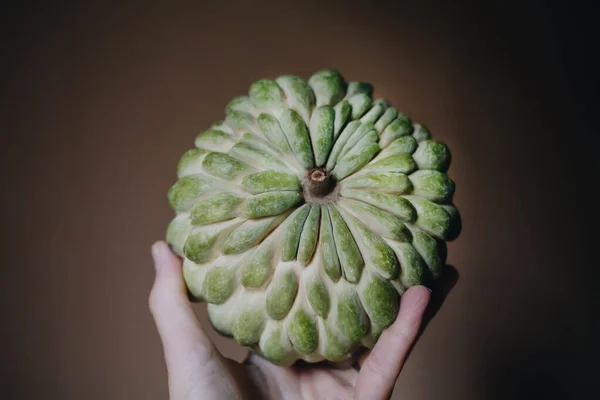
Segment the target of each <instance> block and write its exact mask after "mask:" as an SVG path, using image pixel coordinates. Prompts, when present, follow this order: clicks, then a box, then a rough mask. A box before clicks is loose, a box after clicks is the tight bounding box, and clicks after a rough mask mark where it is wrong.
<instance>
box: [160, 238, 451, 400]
mask: <svg viewBox="0 0 600 400" xmlns="http://www.w3.org/2000/svg"><path fill="white" fill-rule="evenodd" d="M152 256H153V260H154V266H155V271H156V276H155V281H154V285H153V287H152V290H151V293H150V298H149V304H150V310H151V312H152V315H153V317H154V320H155V323H156V326H157V329H158V333H159V336H160V339H161V342H162V345H163V351H164V357H165V362H166V366H167V374H168V386H169V398H170V400H196V399H203V400H213V399H214V400H228V399H277V400H280V399H283V400H304V399H319V400H321V399H323V400H325V399H339V400H346V399H348V400H350V399H356V400H363V399H364V400H380V399H389V398H390V396H391V395H392V392H393V390H394V385H395V384H396V380H397V379H398V377H399V375H400V373H401V371H402V368H403V367H404V364H405V362H406V360H407V357H408V355H409V352H410V350H411V349H412V347H413V346H414V344H415V342H416V340H417V337H418V336H419V334H420V333H421V332H422V330H423V328H424V325H425V324H426V322H427V320H428V319H430V317H431V316H428V315H426V311H428V310H429V311H431V310H430V309H431V307H430V308H429V309H428V308H427V306H428V304H429V305H430V306H433V303H435V302H432V301H431V300H432V293H431V292H430V290H429V289H427V288H426V287H424V286H415V287H412V288H410V289H409V290H407V291H406V292H405V293H404V294H403V296H402V297H401V301H400V311H399V313H398V317H397V319H396V321H395V322H394V323H393V324H392V325H391V326H390V327H389V328H387V329H385V330H384V331H383V333H382V334H381V336H380V338H379V340H378V342H377V344H376V345H375V347H374V348H373V349H372V350H370V351H366V352H363V353H362V354H360V356H359V357H358V359H357V362H356V363H355V364H354V366H346V367H345V368H344V367H340V366H333V365H332V364H327V363H318V364H314V365H312V364H308V363H297V364H294V365H293V366H291V367H288V368H286V367H279V366H276V365H274V364H271V363H269V362H268V361H266V360H265V359H263V358H261V357H259V356H257V355H252V354H250V355H249V356H248V358H247V359H246V360H245V361H244V362H243V363H238V362H236V361H233V360H231V359H228V358H226V357H224V356H222V355H221V354H220V353H219V351H218V350H217V348H216V347H215V345H214V344H213V343H212V342H211V341H210V339H209V337H208V335H207V334H206V331H205V330H204V328H203V327H202V325H201V324H200V321H199V320H198V318H197V316H196V314H195V312H194V309H193V304H192V303H191V302H190V300H189V298H188V296H187V292H186V288H185V283H184V280H183V275H182V269H181V265H182V263H181V259H180V258H179V257H177V256H176V255H175V254H173V252H171V250H170V249H169V247H168V246H167V244H166V243H164V242H162V241H160V242H157V243H155V244H154V245H153V246H152ZM450 279H451V280H454V281H455V280H456V277H452V278H450ZM434 290H435V289H434ZM440 290H441V291H443V292H444V293H443V295H442V297H440V299H441V300H443V297H444V296H445V294H446V293H447V291H448V289H447V288H446V289H445V290H444V288H441V289H440ZM435 294H436V292H435V291H434V292H433V295H435ZM440 304H441V301H440ZM436 307H438V308H439V305H436ZM433 312H435V310H434V311H433Z"/></svg>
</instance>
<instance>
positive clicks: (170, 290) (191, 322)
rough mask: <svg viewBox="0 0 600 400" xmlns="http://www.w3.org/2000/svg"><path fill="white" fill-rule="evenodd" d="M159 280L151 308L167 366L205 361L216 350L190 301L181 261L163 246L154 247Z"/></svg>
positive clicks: (153, 290) (153, 251) (156, 245)
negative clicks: (190, 358)
mask: <svg viewBox="0 0 600 400" xmlns="http://www.w3.org/2000/svg"><path fill="white" fill-rule="evenodd" d="M152 258H153V260H154V267H155V270H156V276H155V280H154V285H153V286H152V290H151V292H150V298H149V305H150V310H151V312H152V315H153V317H154V321H155V323H156V326H157V329H158V333H159V336H160V339H161V341H162V344H163V347H164V351H165V358H166V361H167V364H174V363H177V360H180V359H181V358H182V357H186V355H187V356H189V355H191V354H194V355H195V356H198V357H200V358H202V359H204V360H206V359H208V358H209V357H212V356H214V354H215V349H214V346H213V345H212V343H211V341H210V339H209V338H208V336H207V335H206V333H205V332H204V330H203V329H202V326H201V325H200V322H199V321H198V318H197V317H196V314H195V313H194V310H193V308H192V305H191V303H190V302H189V300H188V295H187V291H186V285H185V281H184V279H183V273H182V269H181V260H180V259H179V258H178V257H177V256H176V255H175V254H173V253H172V252H171V250H170V249H169V247H168V246H167V244H166V243H164V242H157V243H155V244H154V245H153V246H152Z"/></svg>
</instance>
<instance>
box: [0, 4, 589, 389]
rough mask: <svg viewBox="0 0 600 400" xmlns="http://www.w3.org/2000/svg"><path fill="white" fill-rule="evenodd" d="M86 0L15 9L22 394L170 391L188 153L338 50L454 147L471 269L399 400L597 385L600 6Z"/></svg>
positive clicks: (5, 314)
mask: <svg viewBox="0 0 600 400" xmlns="http://www.w3.org/2000/svg"><path fill="white" fill-rule="evenodd" d="M83 3H85V4H81V5H78V6H71V7H66V6H59V5H58V4H54V3H52V4H53V5H52V6H50V4H51V3H50V2H49V3H48V4H49V5H48V6H44V7H42V6H40V5H38V4H37V3H27V2H17V3H13V4H12V5H11V6H10V7H7V8H5V9H4V11H3V19H2V29H3V31H4V35H3V46H2V51H3V53H4V54H3V59H4V60H5V61H4V62H3V67H2V69H3V70H5V72H3V75H2V77H3V81H2V85H3V86H2V104H1V113H2V128H1V130H2V149H3V150H4V151H5V153H6V154H4V155H2V164H3V165H2V173H3V179H2V184H3V192H2V193H3V195H2V202H3V205H2V213H3V218H2V221H3V222H4V229H3V232H4V235H3V236H4V239H3V241H2V242H3V250H4V251H3V254H4V257H3V260H4V262H3V264H4V265H3V277H2V284H3V287H4V289H3V290H2V291H1V293H2V299H1V303H0V304H1V307H2V328H1V329H2V338H1V339H2V341H1V342H0V343H2V345H3V346H4V349H3V350H2V359H3V362H2V385H3V391H4V394H5V395H6V396H7V397H5V398H10V399H33V398H44V399H90V400H94V399H164V398H166V395H167V386H166V385H167V382H166V375H165V367H164V365H163V359H162V349H161V347H160V342H159V340H158V337H157V334H156V332H155V329H154V325H153V322H152V319H151V317H150V314H149V312H148V309H147V295H148V291H149V289H150V286H151V284H152V279H153V271H152V267H151V263H150V253H149V248H150V244H151V243H152V242H153V241H154V240H157V239H161V238H162V237H163V234H164V229H165V227H166V224H167V223H168V221H169V219H170V218H171V217H172V213H171V210H170V209H169V207H168V205H167V202H166V197H165V193H166V191H167V189H168V188H169V186H170V185H171V184H172V183H173V182H174V179H175V165H176V162H177V161H178V159H179V157H180V155H181V154H182V153H183V152H184V151H185V150H186V149H188V148H189V147H190V146H191V145H192V143H193V139H194V137H195V134H196V133H197V132H198V131H200V130H202V129H205V128H206V127H208V126H209V124H211V123H212V122H213V121H215V120H218V119H221V118H222V117H223V112H224V111H223V109H224V106H225V104H226V102H227V101H228V100H229V99H231V98H232V97H234V96H237V95H240V94H243V93H245V92H246V91H247V88H248V86H249V84H250V83H251V82H252V81H253V80H255V79H257V78H260V77H273V76H277V75H278V74H283V73H294V74H298V75H301V76H303V77H307V76H308V75H310V74H311V73H312V72H315V71H316V70H318V69H320V68H324V67H334V68H338V69H339V70H340V71H342V73H343V74H344V76H345V77H346V79H347V80H366V81H369V82H372V83H373V84H374V85H375V86H376V95H377V96H383V97H386V98H387V99H388V100H390V101H391V102H392V103H393V104H394V105H396V106H397V107H399V108H400V110H402V111H403V112H405V113H407V114H408V115H410V116H412V117H413V119H414V120H415V121H417V122H423V123H425V124H427V125H428V126H429V127H430V129H431V130H432V132H433V134H434V136H435V138H437V139H439V140H442V141H445V142H446V143H448V145H449V146H450V147H451V149H452V152H453V157H454V158H453V163H452V167H451V170H450V174H451V175H452V177H453V178H454V180H455V181H456V183H457V194H456V204H457V205H458V207H459V209H460V210H461V212H462V216H463V223H464V229H463V233H462V235H461V236H460V238H459V239H458V240H457V241H455V242H453V243H452V244H451V245H450V249H449V262H450V263H451V264H453V265H454V266H456V268H457V269H458V271H459V273H460V280H459V282H458V284H457V285H456V287H455V288H454V290H453V291H452V293H451V294H450V296H449V297H448V299H447V301H446V303H445V305H444V307H443V308H442V309H441V311H440V312H439V313H438V315H437V317H436V318H435V319H434V321H433V322H432V323H431V324H430V325H429V327H428V329H427V331H426V332H425V334H424V335H423V337H422V338H421V340H420V342H419V343H418V345H417V347H416V348H415V350H414V352H413V353H412V355H411V357H410V358H409V360H408V363H407V365H406V367H405V370H404V371H403V373H402V375H401V378H400V379H399V381H398V384H397V387H396V394H395V398H403V399H411V400H412V399H513V398H517V399H520V398H534V396H545V398H562V399H565V398H581V397H582V393H584V392H585V391H589V390H591V389H595V386H596V382H595V381H594V379H597V378H594V376H593V375H592V374H593V372H594V370H595V371H597V364H595V357H594V355H593V354H594V353H593V351H594V350H595V349H596V343H595V341H596V340H597V338H598V336H597V335H595V334H594V333H593V330H592V327H593V326H592V325H593V324H594V325H595V321H594V319H593V318H590V315H594V314H592V311H593V310H595V309H593V308H592V306H591V300H592V296H593V295H594V294H595V290H597V289H596V288H597V284H596V282H597V281H595V280H594V279H592V278H591V277H590V275H589V274H588V272H591V271H592V269H595V268H597V261H596V260H594V259H591V258H589V254H590V252H589V248H590V247H591V240H592V235H591V232H589V231H588V230H590V231H591V229H589V228H588V227H589V226H590V225H591V223H592V221H591V220H592V218H596V216H595V215H594V214H593V213H587V212H586V208H585V202H586V199H587V198H590V197H591V192H590V190H591V189H592V188H594V187H595V186H596V184H595V183H594V180H593V179H591V178H588V172H590V171H591V168H592V165H593V161H594V160H593V159H592V158H591V157H590V156H588V155H587V151H588V150H590V149H593V147H592V146H591V144H592V142H591V141H590V142H588V139H590V138H591V137H590V136H588V133H589V132H591V131H592V126H591V125H586V122H585V121H586V118H588V121H590V122H591V121H592V119H591V118H590V117H591V116H592V114H591V112H592V110H591V107H589V108H586V105H589V104H590V102H589V100H590V99H591V97H589V96H593V95H594V94H595V93H597V92H596V91H595V89H594V90H592V86H591V85H593V82H587V81H585V80H584V79H586V78H587V77H589V76H588V75H585V72H590V71H593V69H592V67H591V65H590V64H589V63H591V62H592V59H591V57H589V58H588V59H587V60H586V59H584V58H581V57H583V56H585V55H587V54H589V53H593V48H594V46H595V47H596V50H597V41H594V40H591V39H589V38H588V39H586V36H585V35H586V34H588V33H590V32H591V29H592V28H593V27H594V24H593V23H592V24H591V25H590V23H589V22H588V23H586V22H585V21H583V20H579V19H577V18H575V16H574V15H573V14H572V11H573V9H574V8H577V7H576V6H575V4H578V5H579V6H581V5H582V3H572V5H571V10H570V12H571V13H569V10H562V9H558V8H557V9H554V8H552V7H549V6H545V5H544V4H543V3H541V2H530V3H516V2H515V3H514V4H512V5H511V4H509V3H506V2H503V3H501V4H502V5H495V6H492V5H489V6H486V7H485V8H483V7H482V6H479V7H478V8H476V9H473V8H470V7H468V6H466V5H465V6H458V5H457V4H456V3H452V4H448V5H442V4H433V3H427V2H414V4H408V3H405V2H403V3H397V4H392V3H389V4H387V3H382V2H373V3H372V4H368V3H366V2H365V3H363V4H350V3H348V2H324V3H317V2H302V4H301V5H296V6H294V7H293V8H291V7H289V6H284V5H282V4H281V3H282V2H269V3H265V2H257V4H258V5H255V6H251V5H250V4H251V3H252V2H237V1H227V2H223V5H220V2H208V4H206V5H199V4H195V5H191V4H192V3H191V2H190V3H173V2H171V3H166V2H165V3H163V5H160V6H159V5H153V6H149V5H141V4H142V3H140V4H139V5H135V4H129V5H120V6H118V7H116V6H115V7H108V6H103V7H100V6H94V5H92V3H87V2H83ZM196 3H199V2H196ZM155 4H156V3H155ZM167 4H169V5H167ZM489 4H491V3H489ZM586 16H587V17H590V14H589V13H587V15H582V16H581V18H583V17H586ZM596 16H597V14H596ZM590 18H591V17H590ZM590 22H593V21H591V20H590ZM595 26H597V25H595ZM586 29H587V30H588V31H587V32H586ZM566 34H568V36H566ZM588 40H591V41H588ZM592 43H595V45H592ZM580 51H581V52H580ZM577 57H580V58H577ZM572 68H578V69H575V70H574V69H572ZM586 68H587V69H586ZM596 149H597V147H596ZM596 190H597V189H596ZM198 310H199V313H200V315H201V316H202V318H203V320H204V321H206V320H205V319H204V317H203V315H204V314H203V313H202V306H198ZM597 314H598V313H597V311H596V312H595V315H596V316H597ZM214 337H215V340H217V343H218V345H219V347H220V348H221V349H222V350H223V352H224V353H225V354H226V355H228V356H231V357H235V358H239V357H241V355H242V353H240V351H239V349H238V348H237V347H235V346H233V345H232V344H231V343H230V342H228V341H226V340H222V339H220V338H217V337H216V336H214ZM594 366H595V367H594ZM588 396H589V392H588ZM0 397H3V396H2V395H0ZM591 397H593V396H591ZM536 398H537V397H536Z"/></svg>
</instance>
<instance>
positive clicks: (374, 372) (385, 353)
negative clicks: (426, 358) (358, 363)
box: [356, 286, 430, 400]
mask: <svg viewBox="0 0 600 400" xmlns="http://www.w3.org/2000/svg"><path fill="white" fill-rule="evenodd" d="M429 300H430V293H429V290H428V289H427V288H425V287H424V286H414V287H412V288H410V289H408V290H407V291H406V292H405V293H404V294H403V295H402V297H401V299H400V311H399V312H398V316H397V318H396V321H395V322H394V323H393V324H392V325H391V326H390V327H389V328H387V329H385V330H384V331H383V332H382V333H381V336H380V337H379V340H378V341H377V343H376V344H375V347H373V350H371V353H370V354H369V356H368V357H367V358H366V360H365V362H364V364H363V366H362V368H361V370H360V373H359V375H358V380H357V382H356V396H357V398H358V399H361V400H362V399H368V400H378V399H388V398H389V397H390V396H391V394H392V391H393V389H394V385H395V383H396V379H398V375H400V371H401V370H402V367H403V366H404V361H405V360H406V357H407V355H408V352H409V350H410V348H411V347H412V345H413V343H414V341H415V338H416V336H417V333H418V332H419V327H420V325H421V322H422V319H423V314H424V312H425V308H426V307H427V304H428V302H429Z"/></svg>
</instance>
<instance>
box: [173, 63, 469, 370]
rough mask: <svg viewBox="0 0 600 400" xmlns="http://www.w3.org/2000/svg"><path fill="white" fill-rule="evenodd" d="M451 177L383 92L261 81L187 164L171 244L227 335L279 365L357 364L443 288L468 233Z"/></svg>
mask: <svg viewBox="0 0 600 400" xmlns="http://www.w3.org/2000/svg"><path fill="white" fill-rule="evenodd" d="M449 165H450V151H449V149H448V147H447V146H446V145H445V144H443V143H441V142H439V141H435V140H432V137H431V134H430V132H429V130H428V129H427V128H426V127H425V126H423V125H420V124H417V123H413V121H412V120H411V118H410V117H408V116H406V115H404V114H402V113H401V112H400V111H399V110H397V109H396V108H394V107H392V106H390V104H389V103H388V102H387V101H385V100H383V99H373V87H372V85H371V84H368V83H364V82H346V81H345V80H344V78H343V77H342V75H340V74H339V73H338V72H337V71H335V70H331V69H326V70H321V71H319V72H317V73H315V74H313V75H312V76H310V78H309V79H308V80H303V79H301V78H299V77H297V76H292V75H285V76H280V77H278V78H276V79H261V80H258V81H256V82H254V83H253V84H252V85H251V86H250V89H249V92H248V95H247V96H242V97H237V98H235V99H233V100H232V101H231V102H230V103H229V104H228V105H227V107H226V118H225V119H224V120H223V121H219V122H217V123H215V124H214V125H213V126H212V127H210V129H208V130H206V131H205V132H202V133H200V134H199V135H198V136H197V137H196V139H195V147H194V148H192V149H190V150H188V151H187V152H186V153H185V154H184V155H183V156H182V158H181V160H180V162H179V164H178V169H177V175H178V179H177V181H176V182H175V184H174V185H173V186H172V187H171V189H170V190H169V192H168V199H169V203H170V205H171V206H172V208H173V209H174V210H175V212H176V216H175V218H174V219H173V220H172V221H171V223H170V224H169V227H168V229H167V241H168V242H169V243H170V244H171V245H172V247H173V249H174V251H175V252H176V253H177V254H179V255H180V256H182V257H183V258H184V263H183V268H184V276H185V280H186V283H187V286H188V289H189V291H190V293H191V295H192V296H194V297H195V298H197V299H199V300H202V301H205V302H207V303H208V312H209V317H210V320H211V322H212V324H213V326H214V327H215V329H216V330H217V331H219V332H220V333H221V334H223V335H227V336H231V337H233V338H234V339H235V340H236V341H237V342H238V343H240V344H242V345H243V346H246V347H247V348H249V349H251V350H252V351H255V352H257V353H259V354H261V355H262V356H263V357H265V358H267V359H269V360H270V361H272V362H274V363H276V364H280V365H290V364H291V363H293V362H294V361H296V360H298V359H303V360H305V361H308V362H317V361H321V360H323V359H327V360H330V361H340V360H344V359H346V358H348V357H350V356H351V355H352V354H353V352H354V351H355V350H356V349H358V348H360V347H362V346H365V347H372V346H373V345H374V343H375V342H376V341H377V338H378V337H379V334H380V333H381V331H382V329H384V328H385V327H387V326H389V325H390V324H391V323H392V322H393V321H394V319H395V317H396V315H397V313H398V305H399V297H400V296H401V295H402V293H403V292H404V291H405V290H406V289H407V288H408V287H411V286H413V285H417V284H422V283H427V282H430V281H431V280H434V279H436V278H438V277H439V275H440V273H441V270H442V266H443V265H444V263H445V258H446V242H447V241H449V240H453V239H454V238H455V237H456V236H457V235H458V233H459V231H460V217H459V214H458V212H457V209H456V208H455V207H454V205H453V204H452V197H453V194H454V182H453V181H452V180H451V179H450V178H449V176H448V174H447V171H448V167H449Z"/></svg>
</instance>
